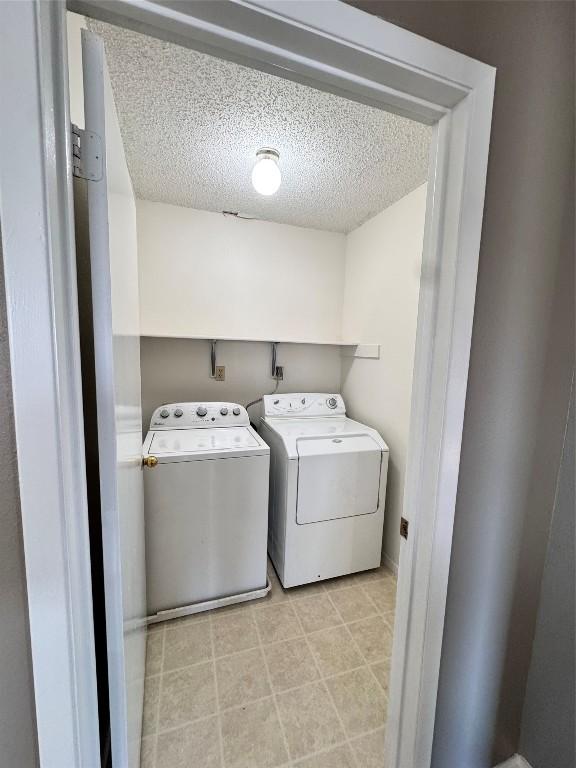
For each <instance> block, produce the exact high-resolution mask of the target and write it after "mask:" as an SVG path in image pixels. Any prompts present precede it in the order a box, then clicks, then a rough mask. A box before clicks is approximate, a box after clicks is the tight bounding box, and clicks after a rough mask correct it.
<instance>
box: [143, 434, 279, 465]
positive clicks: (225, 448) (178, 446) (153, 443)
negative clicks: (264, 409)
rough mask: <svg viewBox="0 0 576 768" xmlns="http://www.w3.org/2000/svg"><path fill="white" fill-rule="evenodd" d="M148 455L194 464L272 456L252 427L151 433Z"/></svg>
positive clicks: (148, 441)
mask: <svg viewBox="0 0 576 768" xmlns="http://www.w3.org/2000/svg"><path fill="white" fill-rule="evenodd" d="M144 448H145V452H146V453H148V454H151V455H153V456H156V458H157V459H158V461H159V462H160V463H161V464H162V463H167V462H171V461H190V460H193V459H200V458H219V457H220V455H224V456H226V457H227V458H232V457H234V456H245V455H247V454H254V453H268V452H269V450H270V449H269V448H268V446H267V445H266V444H265V443H264V442H263V441H262V440H260V439H259V438H258V436H257V435H256V434H255V432H254V431H253V430H252V429H251V428H250V427H228V428H227V427H216V428H213V429H174V430H162V431H158V432H150V433H149V435H148V438H147V439H146V442H145V444H144Z"/></svg>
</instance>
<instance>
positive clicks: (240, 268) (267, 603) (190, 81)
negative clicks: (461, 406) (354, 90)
mask: <svg viewBox="0 0 576 768" xmlns="http://www.w3.org/2000/svg"><path fill="white" fill-rule="evenodd" d="M81 27H84V28H86V27H87V28H88V29H89V33H88V34H86V33H84V34H85V35H86V37H87V39H89V38H90V39H91V44H92V45H93V46H98V45H99V44H100V40H101V41H102V43H103V46H104V50H105V54H104V61H105V66H104V84H103V92H104V111H105V121H106V126H105V140H106V155H107V169H106V172H107V176H108V179H109V196H108V202H107V213H108V226H109V238H110V249H109V259H110V266H109V269H110V292H111V304H110V307H111V313H112V317H111V330H112V362H113V365H114V367H115V371H114V379H113V382H114V408H115V418H116V425H117V437H118V439H119V440H120V439H121V440H123V445H122V444H120V443H119V444H118V455H117V467H118V469H117V484H118V489H117V492H118V500H119V514H120V516H123V522H122V523H121V524H120V525H119V527H118V530H117V532H116V537H117V539H118V540H117V541H116V542H111V541H109V540H108V541H107V540H106V534H105V535H104V548H106V547H108V548H116V553H117V555H118V556H119V558H120V561H121V562H120V569H119V571H116V573H115V578H116V579H119V580H120V582H122V583H118V584H113V583H112V584H111V583H110V576H108V578H106V574H102V575H101V576H100V574H98V573H97V570H98V569H97V568H96V569H95V570H96V572H95V574H94V577H95V578H94V584H95V585H96V586H95V589H96V591H98V585H100V588H101V590H102V591H103V592H107V594H106V598H105V599H106V600H107V601H110V600H112V599H113V596H112V595H111V594H110V591H111V590H116V591H118V589H120V590H121V593H122V597H123V602H122V611H123V621H124V637H123V654H124V670H123V674H122V676H121V679H114V678H115V676H117V675H118V670H117V669H115V668H114V666H113V665H112V668H111V667H110V664H109V663H108V660H109V658H108V657H109V654H110V645H109V643H108V647H107V650H105V649H104V647H101V649H100V661H101V669H102V670H106V672H107V674H106V676H105V677H104V678H103V681H104V685H103V687H108V686H110V688H111V689H113V688H114V687H116V688H121V689H124V690H123V693H124V696H125V701H126V720H125V724H124V725H123V726H122V724H121V723H117V722H116V723H114V722H112V723H111V732H112V734H114V730H115V728H116V730H118V726H120V727H121V730H122V731H124V732H125V738H126V739H127V747H128V760H129V764H130V765H131V766H136V765H138V764H140V765H142V766H155V768H160V766H162V768H177V767H178V766H180V765H185V764H194V765H195V766H198V768H200V767H201V768H216V766H218V767H220V766H221V767H222V768H236V767H239V766H248V765H254V766H258V767H261V768H274V767H275V766H283V765H309V766H312V765H331V766H332V765H333V766H336V765H342V766H348V765H349V766H354V765H366V764H367V761H370V760H372V761H375V762H374V764H377V763H378V759H379V756H383V754H384V734H385V726H386V713H387V709H388V696H389V677H390V665H391V656H392V641H393V633H394V615H395V606H396V577H397V571H398V554H399V546H400V545H399V539H400V521H401V517H402V504H403V485H404V474H405V465H406V456H407V451H408V437H409V423H410V404H411V390H412V372H413V364H414V350H415V340H416V326H417V313H418V301H419V290H420V273H421V261H422V245H423V238H424V222H425V211H426V180H427V174H428V166H429V148H430V141H431V130H430V128H429V127H427V126H425V125H422V124H420V123H416V122H414V121H412V120H410V119H408V118H404V117H399V116H397V115H394V114H391V113H388V112H385V111H383V110H380V109H377V108H375V107H370V106H367V105H365V104H360V103H357V102H352V101H349V100H347V99H344V98H342V97H340V96H336V95H333V94H329V93H326V92H324V91H320V90H317V89H314V88H311V87H308V86H306V85H302V84H298V83H294V82H291V81H289V80H283V79H281V78H278V77H276V76H274V75H269V74H266V73H262V72H257V71H256V70H252V69H249V68H247V67H243V66H240V65H238V64H235V63H232V62H226V61H223V60H221V59H218V58H216V57H213V56H210V55H207V54H204V53H200V52H198V51H194V50H191V49H188V48H182V47H180V46H177V45H175V44H172V43H167V42H163V41H160V40H157V39H154V38H150V37H147V36H145V35H142V34H139V33H136V32H132V31H128V30H125V29H122V28H119V27H115V26H112V25H109V24H105V23H103V22H96V21H93V20H87V21H86V20H84V19H82V18H81V17H77V16H74V15H71V14H70V15H69V36H70V42H69V47H70V55H71V59H72V57H74V55H76V56H77V55H78V53H79V51H80V34H81V29H80V28H81ZM85 66H86V65H85ZM79 67H80V62H79V61H73V60H71V61H70V72H71V73H77V72H78V71H79ZM106 70H107V72H106ZM108 73H109V74H108ZM85 78H86V73H85ZM108 78H109V79H108ZM78 86H79V81H78V80H76V81H74V79H72V80H71V104H72V112H73V115H72V117H73V121H74V122H82V123H83V116H84V115H83V109H81V107H82V106H83V105H82V103H81V97H82V95H81V94H80V90H79V87H78ZM90 87H91V86H90V84H89V83H86V82H85V84H84V89H87V88H90ZM75 88H76V91H75ZM84 99H85V100H89V98H88V99H87V95H86V93H84ZM75 110H77V112H78V115H77V118H76V116H75V115H74V112H75ZM85 127H86V128H89V129H91V126H90V125H88V124H87V123H86V125H85ZM262 148H264V149H265V150H270V148H273V150H274V153H273V155H272V157H271V158H269V157H266V162H268V163H272V165H273V166H274V168H275V169H279V170H280V177H281V181H280V186H279V188H278V189H277V190H276V191H275V193H274V194H262V193H261V191H259V189H258V183H257V180H255V179H254V173H256V171H254V168H255V167H256V166H257V165H258V163H259V162H262V158H261V154H262ZM264 170H266V168H264ZM264 181H266V179H264ZM90 183H91V182H90V181H87V182H77V184H76V186H77V193H76V197H77V201H78V200H79V199H80V200H82V199H83V198H82V196H81V194H80V191H79V190H78V186H79V184H90ZM267 191H268V190H264V192H267ZM79 204H80V205H81V202H80V203H79ZM85 215H86V217H87V218H88V219H89V218H90V210H89V205H88V209H87V211H86V214H85ZM82 218H83V217H82V213H81V212H80V211H78V210H77V222H78V220H79V219H82ZM92 225H93V222H92ZM89 229H90V226H88V230H89ZM92 236H93V235H92ZM79 245H80V238H79ZM78 250H79V262H80V263H84V266H86V257H88V259H92V260H94V255H93V254H92V253H91V249H90V238H88V242H85V243H84V256H82V254H81V253H80V251H81V250H82V249H81V248H80V247H79V249H78ZM83 259H84V261H82V260H83ZM92 269H94V264H92ZM89 273H90V270H89V269H84V270H83V269H79V275H80V279H81V281H82V280H86V281H87V282H88V283H89V282H90V277H89ZM96 279H97V278H95V277H93V278H92V283H93V282H94V280H96ZM91 290H97V289H94V286H92V288H91ZM89 292H90V291H89V290H88V294H89ZM83 295H84V292H83V291H82V290H81V292H80V299H81V301H80V304H81V306H80V312H81V316H83V315H85V316H86V318H87V322H86V324H85V328H86V329H87V331H86V333H84V334H83V347H84V348H85V346H86V344H87V345H88V348H89V350H90V345H91V343H92V341H93V337H94V336H95V335H97V334H101V333H103V332H104V331H103V329H102V327H100V326H99V325H98V316H97V315H98V313H97V311H96V310H94V308H93V307H92V305H91V304H90V303H89V302H88V301H87V302H86V304H85V305H84V306H83V305H82V297H83ZM93 312H94V313H95V314H94V319H93V323H92V326H90V322H89V318H88V314H89V313H93ZM138 354H139V357H138ZM87 357H89V352H88V354H87V355H85V358H87ZM84 374H85V379H86V378H88V379H89V378H90V376H91V370H90V366H89V365H88V366H87V367H85V370H84ZM96 378H97V374H96ZM97 386H98V384H96V388H97ZM85 407H86V408H88V410H89V411H90V413H92V414H93V413H94V411H97V410H98V402H97V397H95V398H94V402H93V403H92V404H91V405H90V404H89V401H87V405H86V406H85ZM96 421H97V420H96ZM87 424H92V427H94V424H95V421H94V420H93V421H92V422H90V420H88V419H87ZM138 427H140V428H141V430H142V432H141V433H139V429H138ZM86 440H87V446H88V449H87V464H88V474H89V478H90V477H92V478H93V479H94V475H96V476H97V478H98V479H99V482H100V483H101V482H102V474H103V471H104V470H103V469H102V464H101V463H99V462H97V461H96V460H95V458H96V457H95V451H94V447H95V446H97V435H94V439H93V440H92V439H91V436H90V435H89V434H88V433H87V435H86ZM137 440H138V441H142V440H144V446H143V448H142V452H143V455H144V459H145V467H144V470H143V473H142V472H141V470H140V469H137V468H136V467H135V466H132V469H131V470H130V469H129V468H128V469H127V467H128V466H129V464H130V462H131V461H133V459H134V456H135V455H136V453H138V455H139V454H140V447H139V446H140V443H138V451H136V441H137ZM227 441H228V442H229V443H230V444H228V442H227ZM291 442H293V446H292V449H291V448H290V445H291ZM217 449H218V450H217ZM234 449H237V450H234ZM122 451H124V454H122ZM292 471H294V472H295V473H296V474H295V477H294V479H291V478H290V477H289V475H290V473H291V472H292ZM130 474H131V475H132V477H130ZM218 489H219V490H218ZM293 494H294V499H292V498H291V497H292V495H293ZM92 507H93V509H92V517H93V518H94V517H96V518H97V519H99V507H100V499H99V498H98V497H97V496H96V497H95V498H94V499H93V504H92ZM99 546H100V543H99V542H98V544H97V546H96V549H98V547H99ZM266 550H268V560H267V557H266ZM94 562H95V565H96V564H97V562H98V561H97V559H95V561H94ZM259 567H260V568H261V572H260V571H259V570H258V568H259ZM103 568H104V570H106V555H105V556H104V564H103ZM96 605H98V601H96ZM98 621H100V622H101V621H102V615H99V616H98ZM144 644H145V652H144ZM117 694H118V691H117ZM121 715H122V713H121V712H119V711H118V710H116V711H114V709H113V708H112V709H111V717H113V718H118V717H119V716H120V717H121ZM103 722H106V718H105V717H104V718H103ZM111 744H112V752H113V751H114V746H113V745H114V736H113V735H112V738H111Z"/></svg>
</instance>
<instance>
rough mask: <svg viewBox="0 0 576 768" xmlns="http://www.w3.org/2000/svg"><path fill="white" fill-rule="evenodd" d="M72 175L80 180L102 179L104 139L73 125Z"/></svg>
mask: <svg viewBox="0 0 576 768" xmlns="http://www.w3.org/2000/svg"><path fill="white" fill-rule="evenodd" d="M71 135H72V173H73V174H74V176H77V177H78V178H79V179H88V181H100V180H101V179H102V139H101V138H100V136H98V134H97V133H94V132H93V131H85V130H83V129H82V128H78V126H77V125H74V123H72V130H71Z"/></svg>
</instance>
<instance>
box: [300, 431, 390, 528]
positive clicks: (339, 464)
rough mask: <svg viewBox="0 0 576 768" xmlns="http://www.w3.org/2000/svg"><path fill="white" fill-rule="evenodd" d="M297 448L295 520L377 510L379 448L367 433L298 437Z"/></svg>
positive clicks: (344, 515) (322, 518) (305, 521)
mask: <svg viewBox="0 0 576 768" xmlns="http://www.w3.org/2000/svg"><path fill="white" fill-rule="evenodd" d="M297 449H298V501H297V504H296V522H297V523H298V524H300V525H305V524H307V523H319V522H322V521H324V520H336V519H338V518H342V517H353V516H356V515H369V514H373V513H374V512H376V511H377V509H378V498H379V493H380V469H381V465H382V451H381V449H380V446H379V445H378V444H377V443H376V442H375V441H374V440H373V439H372V438H371V437H370V436H369V435H349V436H346V435H341V436H337V437H318V438H300V439H299V440H298V441H297Z"/></svg>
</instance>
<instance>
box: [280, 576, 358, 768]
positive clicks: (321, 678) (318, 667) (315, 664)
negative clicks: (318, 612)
mask: <svg viewBox="0 0 576 768" xmlns="http://www.w3.org/2000/svg"><path fill="white" fill-rule="evenodd" d="M324 593H325V594H327V591H326V589H325V590H324ZM328 601H329V602H330V605H331V606H332V607H333V608H334V610H336V608H335V606H334V604H333V603H332V600H330V597H328ZM294 613H296V618H297V619H298V621H299V622H300V627H301V629H302V630H304V625H303V623H302V621H301V620H300V616H298V613H297V612H296V611H294ZM336 613H337V615H340V614H339V613H338V611H336ZM328 629H330V627H328ZM304 642H305V643H306V647H307V648H308V653H309V654H310V656H311V657H312V661H313V663H314V666H315V667H316V672H317V673H318V678H319V682H320V684H321V685H322V687H323V689H324V691H325V692H326V694H327V696H328V698H329V700H330V701H331V702H332V708H333V710H334V712H335V713H336V718H337V720H338V722H339V724H340V728H341V729H342V735H343V736H344V739H345V742H344V743H345V744H347V745H348V748H349V750H350V752H351V754H352V760H353V762H354V764H355V765H356V766H357V768H362V767H361V766H358V764H357V761H356V757H355V755H354V750H353V748H352V745H351V744H350V740H349V738H348V732H347V730H346V727H345V726H344V721H343V720H342V718H341V716H340V712H339V711H338V707H337V706H336V702H335V701H334V697H333V696H332V694H331V693H330V690H329V688H328V686H327V685H326V678H325V677H324V675H323V674H322V670H321V669H320V665H319V664H318V662H317V660H316V656H315V655H314V651H313V650H312V646H311V645H310V641H309V640H308V636H307V635H306V633H304ZM360 658H362V657H360ZM333 748H334V749H336V747H335V746H334V747H333Z"/></svg>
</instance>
